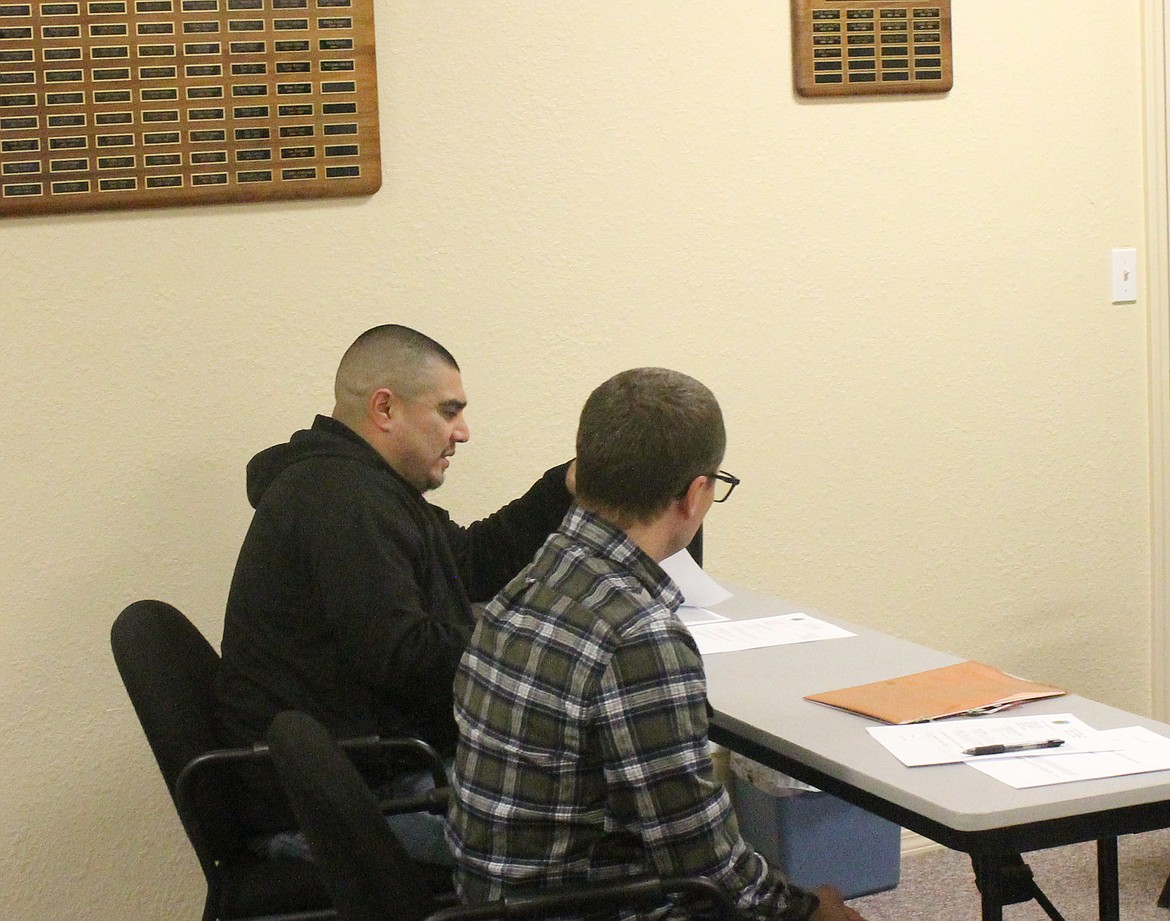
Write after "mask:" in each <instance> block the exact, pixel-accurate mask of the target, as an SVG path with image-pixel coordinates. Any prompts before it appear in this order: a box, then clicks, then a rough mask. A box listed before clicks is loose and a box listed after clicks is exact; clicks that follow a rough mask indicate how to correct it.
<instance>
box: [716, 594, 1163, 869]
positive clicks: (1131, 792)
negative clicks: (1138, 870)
mask: <svg viewBox="0 0 1170 921" xmlns="http://www.w3.org/2000/svg"><path fill="white" fill-rule="evenodd" d="M728 589H729V590H730V591H732V592H734V593H735V594H734V596H733V597H732V598H730V599H728V600H727V601H724V602H721V603H720V604H718V605H715V606H713V607H712V608H711V609H712V610H714V611H716V612H718V613H720V614H723V615H725V616H728V617H731V618H733V619H746V618H752V617H764V616H769V615H773V614H786V613H792V612H795V611H803V612H804V613H806V614H809V615H810V616H813V617H817V618H820V619H822V620H825V621H829V622H831V623H835V624H839V625H840V626H842V627H844V628H846V629H848V630H851V631H853V632H855V633H856V634H857V636H854V637H848V638H843V639H833V640H824V641H819V642H813V643H800V644H793V645H786V646H772V647H767V648H762V649H752V650H744V651H739V652H730V653H719V654H716V655H710V656H707V657H706V659H705V668H706V672H707V685H708V699H709V700H710V703H711V706H712V707H713V708H714V710H715V717H714V719H713V720H712V733H711V734H712V738H713V740H714V741H717V742H722V743H723V744H725V745H726V746H727V747H729V748H733V749H740V750H745V749H747V748H750V747H752V746H757V747H759V748H760V751H759V752H755V753H753V752H751V751H746V752H745V753H747V754H749V756H752V757H756V758H757V759H758V760H760V761H762V762H764V763H768V761H767V760H766V758H765V755H767V756H769V757H770V756H775V757H774V758H773V759H772V762H773V763H772V764H771V766H773V767H776V768H778V769H780V770H787V772H788V773H790V774H792V775H793V776H796V777H798V778H799V779H801V780H805V781H807V782H809V783H812V784H814V785H817V786H821V787H823V788H824V789H827V790H830V792H834V793H837V794H838V795H840V796H842V797H843V798H845V799H850V800H852V801H854V802H857V803H858V805H862V806H864V807H865V808H870V809H872V811H874V812H876V813H878V814H883V813H884V815H885V817H886V818H889V819H892V820H893V821H896V822H900V824H902V825H904V826H906V827H908V828H911V829H912V830H914V831H917V832H919V833H921V834H923V835H926V836H927V837H930V838H932V839H934V840H936V841H939V842H940V843H942V844H945V845H947V846H948V847H953V848H957V849H960V850H967V851H976V850H982V849H984V848H990V849H994V850H1001V849H1003V848H1007V849H1011V850H1032V849H1035V848H1037V847H1044V846H1049V845H1056V844H1065V843H1071V842H1073V841H1081V840H1090V839H1092V838H1096V837H1103V836H1106V835H1116V834H1123V833H1128V832H1136V831H1145V830H1148V829H1151V828H1161V827H1167V826H1170V771H1159V772H1155V773H1148V774H1135V775H1130V776H1125V777H1113V778H1105V779H1101V780H1092V781H1078V782H1073V783H1064V784H1053V785H1050V786H1043V787H1034V788H1031V789H1025V790H1017V789H1015V788H1013V787H1010V786H1008V785H1007V784H1004V783H1001V782H999V781H997V780H994V779H992V778H991V777H988V776H986V775H985V774H982V773H980V772H979V771H976V770H973V769H972V768H970V767H968V766H966V765H963V764H949V765H934V766H929V767H915V768H908V767H906V766H905V765H903V764H902V763H901V762H900V761H898V760H897V759H896V758H895V757H894V756H893V755H891V754H890V753H889V752H888V751H886V749H885V748H883V747H882V746H881V745H880V744H879V743H878V742H877V741H876V740H874V739H873V738H872V737H871V736H870V735H869V733H867V732H866V731H865V729H866V727H867V726H872V725H880V723H878V722H877V721H874V720H870V719H868V718H866V717H862V716H858V715H856V714H852V713H847V712H845V711H841V710H836V709H833V708H832V707H827V706H824V705H822V704H816V703H812V702H811V701H806V700H804V699H803V697H804V695H805V694H811V693H814V692H818V691H828V690H833V689H836V688H841V687H847V686H850V685H855V684H863V683H866V682H870V681H878V680H881V679H883V678H891V677H895V676H898V675H904V674H909V673H911V672H916V671H922V670H924V669H929V668H936V667H938V666H942V665H949V664H951V663H954V662H958V661H960V659H958V658H956V657H955V656H951V655H947V654H946V653H942V652H938V651H936V650H933V649H929V648H927V647H925V646H919V645H917V644H915V643H910V642H907V641H905V640H900V639H897V638H895V637H892V636H889V635H887V634H884V633H880V632H878V631H876V630H871V629H869V628H866V627H862V626H859V625H857V624H853V623H850V622H848V621H845V620H842V619H840V618H837V617H832V616H827V615H824V614H821V613H819V612H817V611H811V610H808V609H807V608H801V607H795V606H793V605H791V604H788V603H786V602H783V601H780V600H778V599H775V598H773V597H771V596H769V595H765V594H761V593H759V592H753V591H750V590H747V589H741V588H738V587H735V586H730V585H729V586H728ZM991 664H995V663H991ZM1021 677H1023V678H1031V679H1035V680H1043V678H1042V677H1039V676H1035V675H1028V674H1023V675H1021ZM1039 713H1073V714H1075V715H1076V716H1078V717H1080V718H1081V719H1083V720H1084V721H1085V722H1086V723H1087V724H1088V725H1089V726H1092V727H1093V728H1094V729H1111V728H1117V727H1123V726H1134V725H1141V726H1146V727H1148V728H1150V729H1152V730H1153V731H1154V732H1158V733H1160V734H1162V735H1166V736H1170V725H1167V724H1165V723H1159V722H1157V721H1155V720H1151V719H1147V718H1145V717H1141V716H1137V715H1135V714H1132V713H1127V712H1126V711H1124V710H1118V709H1116V708H1115V707H1110V706H1107V705H1105V704H1101V703H1097V702H1096V701H1092V700H1089V699H1087V698H1083V697H1078V696H1076V695H1073V694H1069V695H1065V696H1062V697H1055V698H1050V699H1048V700H1043V701H1036V702H1033V703H1029V704H1024V705H1022V706H1020V707H1018V708H1014V709H1013V710H1011V711H1010V715H1012V716H1015V715H1030V714H1039ZM976 718H977V717H964V719H976ZM743 743H747V744H746V745H745V744H743ZM806 769H807V770H806ZM802 774H803V776H802ZM818 780H820V781H821V782H820V783H818ZM841 785H843V786H841ZM887 806H889V807H890V808H886V807H887Z"/></svg>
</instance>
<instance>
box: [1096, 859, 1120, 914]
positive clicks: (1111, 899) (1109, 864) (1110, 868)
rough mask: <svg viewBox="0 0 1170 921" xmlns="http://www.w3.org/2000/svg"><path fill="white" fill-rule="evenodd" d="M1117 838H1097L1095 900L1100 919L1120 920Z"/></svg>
mask: <svg viewBox="0 0 1170 921" xmlns="http://www.w3.org/2000/svg"><path fill="white" fill-rule="evenodd" d="M1118 887H1119V880H1118V874H1117V839H1116V838H1099V839H1098V840H1097V900H1098V903H1099V905H1100V914H1101V921H1120V918H1121V897H1120V895H1119V893H1118Z"/></svg>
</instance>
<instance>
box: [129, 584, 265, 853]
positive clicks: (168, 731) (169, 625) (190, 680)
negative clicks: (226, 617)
mask: <svg viewBox="0 0 1170 921" xmlns="http://www.w3.org/2000/svg"><path fill="white" fill-rule="evenodd" d="M110 647H111V649H112V650H113V653H114V662H115V663H116V664H117V666H118V673H119V674H120V675H121V676H122V683H123V684H124V685H125V686H126V692H127V694H128V695H129V697H130V702H131V703H132V704H133V705H134V712H135V713H137V714H138V721H139V722H140V723H141V724H142V730H143V732H144V733H145V734H146V740H147V742H149V743H150V750H151V751H152V752H153V753H154V758H155V761H157V762H158V767H159V770H160V771H161V772H162V775H163V779H164V780H165V781H166V785H167V790H168V791H170V794H171V796H172V798H175V793H176V782H177V781H178V778H179V774H180V773H181V772H182V770H183V768H184V767H185V766H186V765H187V764H189V763H190V762H191V761H192V759H194V758H196V757H198V756H200V755H204V754H206V753H207V752H210V751H213V750H215V749H218V748H219V747H220V742H219V737H218V734H217V732H216V728H215V678H216V674H217V672H218V670H219V654H218V653H217V652H216V651H215V649H213V648H212V646H211V644H210V643H208V642H207V639H206V638H205V637H204V636H203V634H202V633H200V632H199V630H198V628H197V627H196V626H195V625H194V624H192V623H191V622H190V621H189V620H188V619H187V618H186V617H184V616H183V614H182V613H181V612H180V611H179V610H178V609H177V608H175V607H173V606H171V605H169V604H167V603H166V602H165V601H136V602H134V603H133V604H131V605H129V606H128V607H127V608H126V609H125V610H123V611H122V613H121V614H119V615H118V617H117V619H115V621H114V624H113V627H112V628H111V630H110ZM232 788H233V784H232V783H231V782H230V781H229V780H226V779H224V778H223V777H222V775H221V776H220V777H219V778H218V779H210V778H208V779H206V780H205V781H204V782H201V783H200V784H199V786H198V788H197V789H196V791H195V795H193V796H191V797H189V802H186V803H184V802H181V801H180V800H179V799H178V798H175V805H176V808H177V809H178V811H179V817H180V819H181V820H182V822H183V827H184V828H185V829H186V831H187V835H188V837H189V838H191V843H192V845H194V847H195V850H196V852H197V853H198V855H199V858H200V861H201V862H205V861H206V860H207V859H212V860H214V859H216V858H218V857H220V856H223V855H226V854H229V853H232V852H234V851H235V850H236V849H237V848H238V847H239V844H240V841H241V840H242V837H243V830H242V828H241V827H240V825H239V823H238V820H237V819H236V816H237V815H238V808H237V802H236V800H235V798H234V795H233V793H232ZM205 869H206V866H205Z"/></svg>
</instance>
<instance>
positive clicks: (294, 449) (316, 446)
mask: <svg viewBox="0 0 1170 921" xmlns="http://www.w3.org/2000/svg"><path fill="white" fill-rule="evenodd" d="M321 457H344V458H349V459H350V460H353V461H357V462H359V463H362V464H365V465H366V466H368V467H372V468H374V469H375V470H390V471H391V472H393V469H392V468H391V467H390V465H389V464H387V463H386V462H385V461H384V460H383V459H382V457H381V456H380V455H379V454H378V452H377V451H375V450H374V449H373V448H372V447H370V445H369V444H367V443H366V441H365V440H364V439H363V438H362V437H361V436H360V435H358V434H357V432H355V431H354V430H353V429H351V428H350V427H349V426H347V425H345V424H344V423H341V422H338V421H337V420H336V419H333V418H331V417H329V416H317V418H316V419H314V420H313V427H312V428H309V429H302V430H301V431H299V432H296V433H295V434H294V435H293V436H292V438H290V439H289V440H288V441H287V442H286V443H285V444H281V445H273V446H272V447H271V448H265V449H264V450H263V451H261V452H260V453H259V454H257V455H256V456H255V457H253V458H252V459H251V460H250V461H248V474H247V485H248V501H249V502H250V503H251V505H252V508H255V507H256V506H257V505H259V504H260V500H261V499H262V498H263V497H264V493H265V492H267V491H268V487H270V486H271V485H272V483H273V482H274V481H275V480H276V478H277V477H279V476H280V475H281V474H282V473H284V472H285V471H286V470H288V469H289V468H290V467H292V466H293V465H295V464H299V463H301V462H302V461H307V460H315V459H317V458H321Z"/></svg>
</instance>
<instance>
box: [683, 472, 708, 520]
mask: <svg viewBox="0 0 1170 921" xmlns="http://www.w3.org/2000/svg"><path fill="white" fill-rule="evenodd" d="M708 479H709V477H706V476H703V475H701V474H700V475H699V476H697V477H695V478H694V479H693V480H691V485H690V486H688V487H687V491H686V494H685V495H684V496H683V498H682V504H683V509H684V511H685V514H686V517H687V518H688V519H691V518H694V517H695V516H696V515H700V514H702V512H703V493H704V492H705V491H706V489H707V487H708V483H707V480H708Z"/></svg>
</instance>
